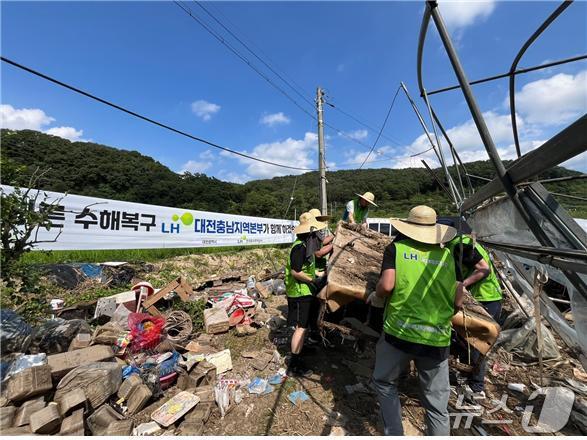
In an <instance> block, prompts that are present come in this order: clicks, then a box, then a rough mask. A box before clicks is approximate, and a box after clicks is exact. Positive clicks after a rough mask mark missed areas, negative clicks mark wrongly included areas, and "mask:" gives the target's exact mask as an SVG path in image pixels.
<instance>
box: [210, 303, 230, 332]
mask: <svg viewBox="0 0 587 440" xmlns="http://www.w3.org/2000/svg"><path fill="white" fill-rule="evenodd" d="M204 326H205V328H206V333H208V334H216V333H224V332H227V331H228V329H229V328H230V325H229V319H228V315H227V314H226V310H224V309H223V308H221V307H216V308H215V307H213V308H211V309H206V310H204Z"/></svg>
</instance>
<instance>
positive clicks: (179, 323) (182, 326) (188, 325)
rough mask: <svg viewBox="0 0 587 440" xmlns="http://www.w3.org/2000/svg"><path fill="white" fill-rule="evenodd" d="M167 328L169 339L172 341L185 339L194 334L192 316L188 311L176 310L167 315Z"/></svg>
mask: <svg viewBox="0 0 587 440" xmlns="http://www.w3.org/2000/svg"><path fill="white" fill-rule="evenodd" d="M165 329H166V330H167V339H169V340H170V341H172V342H181V341H184V340H186V339H187V338H188V337H189V336H190V335H191V334H192V330H193V324H192V318H191V317H190V315H188V314H187V313H186V312H183V311H181V310H174V311H173V312H171V313H169V314H168V315H167V318H166V320H165Z"/></svg>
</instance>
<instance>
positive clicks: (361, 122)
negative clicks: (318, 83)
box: [326, 101, 403, 146]
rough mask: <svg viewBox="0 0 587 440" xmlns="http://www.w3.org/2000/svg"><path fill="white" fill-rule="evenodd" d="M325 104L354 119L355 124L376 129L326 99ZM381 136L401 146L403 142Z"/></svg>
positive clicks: (372, 129) (374, 130)
mask: <svg viewBox="0 0 587 440" xmlns="http://www.w3.org/2000/svg"><path fill="white" fill-rule="evenodd" d="M326 105H328V106H330V107H332V108H333V109H335V110H336V111H338V112H340V113H342V114H343V115H345V116H346V117H348V118H350V119H352V120H353V121H355V122H356V123H357V124H359V125H362V126H363V127H365V128H368V129H369V130H371V131H373V132H376V131H377V129H376V128H373V127H372V126H371V125H369V124H367V123H366V122H363V121H361V120H360V119H359V118H357V117H356V116H353V115H352V114H350V113H348V112H346V111H344V110H343V109H341V108H340V107H339V106H337V105H334V104H332V103H331V102H328V101H326ZM381 137H382V138H384V139H387V140H388V141H389V142H391V143H393V144H395V145H398V146H401V145H402V144H403V143H402V142H401V141H398V140H397V139H393V138H392V137H390V136H387V135H385V134H381Z"/></svg>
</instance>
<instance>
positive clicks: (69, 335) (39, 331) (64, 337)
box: [29, 318, 92, 355]
mask: <svg viewBox="0 0 587 440" xmlns="http://www.w3.org/2000/svg"><path fill="white" fill-rule="evenodd" d="M91 332H92V330H91V329H90V326H89V325H88V323H87V322H86V321H84V320H83V319H70V320H67V321H66V320H65V319H61V318H57V319H50V320H47V321H45V322H43V323H42V324H41V325H40V326H38V327H35V329H34V330H33V339H32V341H31V346H30V348H29V351H30V352H31V353H46V354H47V355H50V354H57V353H63V352H66V351H67V350H68V349H69V345H70V344H71V341H73V340H74V339H75V337H76V336H77V335H78V334H79V333H91Z"/></svg>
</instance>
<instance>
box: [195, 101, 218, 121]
mask: <svg viewBox="0 0 587 440" xmlns="http://www.w3.org/2000/svg"><path fill="white" fill-rule="evenodd" d="M219 111H220V106H219V105H218V104H213V103H211V102H208V101H205V100H203V99H199V100H197V101H194V102H192V112H194V114H195V115H196V116H197V117H199V118H201V119H202V120H203V121H209V120H210V118H212V116H213V115H215V114H216V113H218V112H219Z"/></svg>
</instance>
